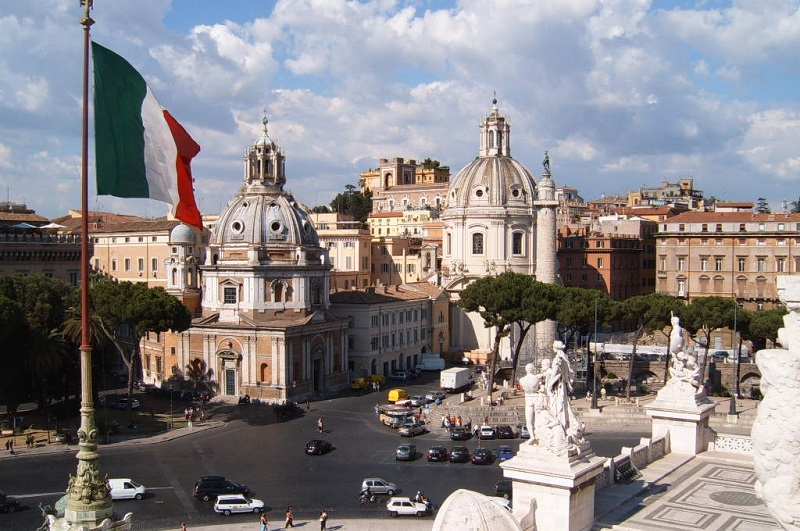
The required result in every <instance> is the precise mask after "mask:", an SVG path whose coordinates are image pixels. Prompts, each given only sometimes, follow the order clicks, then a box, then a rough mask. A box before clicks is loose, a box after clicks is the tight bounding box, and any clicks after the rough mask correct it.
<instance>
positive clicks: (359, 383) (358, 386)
mask: <svg viewBox="0 0 800 531" xmlns="http://www.w3.org/2000/svg"><path fill="white" fill-rule="evenodd" d="M368 387H369V383H367V379H366V378H353V379H351V380H350V389H354V390H356V391H364V390H365V389H367V388H368Z"/></svg>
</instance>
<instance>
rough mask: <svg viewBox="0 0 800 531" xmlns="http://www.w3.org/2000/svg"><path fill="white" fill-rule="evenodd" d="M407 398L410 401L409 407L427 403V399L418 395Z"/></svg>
mask: <svg viewBox="0 0 800 531" xmlns="http://www.w3.org/2000/svg"><path fill="white" fill-rule="evenodd" d="M408 400H409V402H410V403H411V404H410V405H411V407H422V406H424V405H425V404H427V403H428V399H427V398H425V397H424V396H420V395H414V396H412V397H410V398H409V399H408Z"/></svg>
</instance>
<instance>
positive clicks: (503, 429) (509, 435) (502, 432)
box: [497, 426, 517, 439]
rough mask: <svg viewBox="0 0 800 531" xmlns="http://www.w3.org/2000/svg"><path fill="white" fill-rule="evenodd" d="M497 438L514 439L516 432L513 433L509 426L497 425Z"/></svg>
mask: <svg viewBox="0 0 800 531" xmlns="http://www.w3.org/2000/svg"><path fill="white" fill-rule="evenodd" d="M497 438H498V439H516V438H517V434H516V433H514V430H513V429H512V428H511V426H498V427H497Z"/></svg>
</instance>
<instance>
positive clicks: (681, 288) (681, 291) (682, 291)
mask: <svg viewBox="0 0 800 531" xmlns="http://www.w3.org/2000/svg"><path fill="white" fill-rule="evenodd" d="M685 296H686V281H685V280H678V297H685Z"/></svg>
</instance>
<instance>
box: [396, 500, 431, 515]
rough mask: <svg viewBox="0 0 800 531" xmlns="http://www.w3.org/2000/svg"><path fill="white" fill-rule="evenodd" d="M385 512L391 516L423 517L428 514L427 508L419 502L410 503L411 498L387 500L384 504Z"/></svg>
mask: <svg viewBox="0 0 800 531" xmlns="http://www.w3.org/2000/svg"><path fill="white" fill-rule="evenodd" d="M386 510H387V511H389V514H390V515H392V516H398V515H412V516H420V517H422V516H425V515H426V514H427V513H428V506H427V505H425V504H424V503H421V502H415V501H412V500H411V498H400V497H398V498H389V501H388V502H386Z"/></svg>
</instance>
